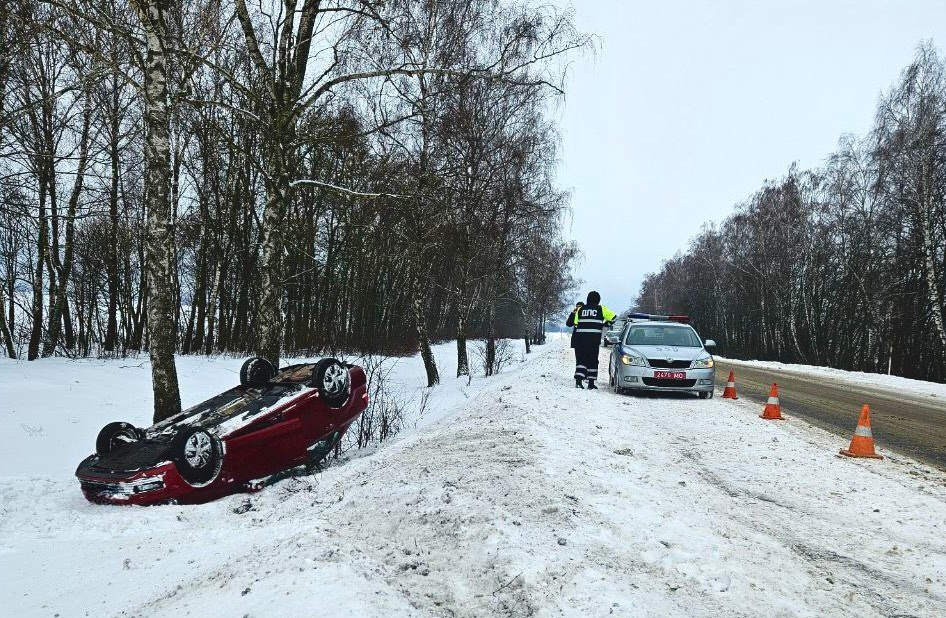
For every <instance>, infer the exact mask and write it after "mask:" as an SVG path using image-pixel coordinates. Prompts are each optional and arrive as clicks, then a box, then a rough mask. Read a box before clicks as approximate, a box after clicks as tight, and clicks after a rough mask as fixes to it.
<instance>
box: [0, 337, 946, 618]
mask: <svg viewBox="0 0 946 618" xmlns="http://www.w3.org/2000/svg"><path fill="white" fill-rule="evenodd" d="M539 349H540V350H541V352H540V353H539V354H537V355H535V356H534V357H532V358H530V359H529V362H527V363H524V364H519V365H517V366H515V367H512V368H510V370H509V371H507V372H504V373H503V374H500V375H499V376H496V377H495V378H491V379H489V380H485V379H478V380H474V381H473V383H472V384H471V385H470V386H465V381H464V382H463V383H458V382H457V381H456V380H452V379H449V378H448V379H446V380H445V384H444V385H442V386H441V387H439V388H438V389H434V391H435V394H434V395H432V396H431V400H430V401H429V402H428V404H427V408H426V409H427V412H426V414H425V416H424V417H423V420H422V422H421V423H420V424H419V425H418V427H417V428H416V429H414V430H409V431H406V432H405V433H404V434H402V435H401V436H399V437H398V438H397V439H395V440H393V441H392V442H390V443H386V444H385V445H384V446H383V447H381V448H379V449H377V450H376V451H375V452H373V453H371V454H368V455H366V456H357V457H353V458H351V459H349V460H347V461H342V462H340V463H338V464H337V465H334V466H332V467H330V468H329V469H328V470H326V471H325V472H323V473H321V474H317V475H313V476H306V477H300V478H297V479H290V480H287V481H284V482H282V483H279V484H277V485H275V486H273V487H270V488H268V489H266V490H264V491H263V492H261V493H259V494H256V495H253V496H233V497H230V498H227V499H224V500H220V501H217V502H214V503H211V504H206V505H200V506H193V507H180V506H162V507H146V508H140V507H102V506H94V505H90V504H88V503H86V502H85V501H84V499H83V498H82V497H81V495H80V493H79V491H78V488H77V487H76V484H75V482H74V481H73V480H72V479H71V472H72V466H73V465H74V464H75V461H74V460H73V458H72V454H71V453H66V452H64V451H61V450H60V449H59V448H58V447H57V446H56V445H58V444H59V442H58V438H55V437H56V436H62V437H63V439H65V437H68V436H69V434H70V433H73V434H74V438H75V439H76V440H77V441H81V440H91V437H94V432H90V433H89V434H84V435H80V434H81V431H80V430H79V429H77V428H78V427H85V423H87V422H88V424H89V426H90V427H91V426H94V427H95V428H96V429H97V428H98V426H99V425H100V424H101V423H102V422H103V421H106V420H112V418H113V417H112V415H111V412H112V411H113V410H112V409H111V408H108V409H107V412H108V414H106V411H103V410H101V409H100V408H101V407H102V406H100V405H91V407H88V408H82V409H78V408H71V411H69V412H66V411H63V410H62V409H60V408H59V407H57V406H47V405H46V404H44V402H46V401H58V402H63V401H70V399H67V395H66V394H65V392H64V390H65V387H64V386H63V383H62V382H61V381H56V380H50V377H49V376H48V375H47V376H46V380H48V382H47V383H46V384H47V388H46V389H45V390H41V391H34V390H32V389H21V387H19V386H17V384H18V382H19V381H21V380H36V382H34V384H35V383H38V380H39V378H38V377H37V376H36V375H35V373H44V372H45V371H46V370H45V369H44V368H43V367H42V365H39V366H37V367H35V368H33V369H30V368H29V367H27V368H26V369H25V370H24V369H23V368H19V367H18V368H17V369H18V371H20V372H21V373H18V374H17V376H18V377H17V378H15V379H9V378H8V377H7V376H10V375H13V374H11V373H9V372H8V371H7V369H9V368H10V365H0V401H2V402H3V403H2V405H3V406H4V407H10V406H11V405H12V408H13V409H15V410H18V411H17V412H15V415H16V416H17V421H16V422H13V423H10V422H7V419H6V418H4V423H5V424H4V425H3V426H2V430H3V434H2V436H3V438H2V440H3V444H2V447H4V450H3V451H2V453H0V505H2V506H0V509H2V511H0V581H3V582H4V588H5V590H7V591H8V594H7V595H6V599H5V601H6V603H5V609H6V611H8V612H10V614H9V615H15V616H53V615H55V614H59V615H60V616H63V617H65V616H84V615H94V616H141V615H147V616H181V615H188V614H190V615H203V616H244V615H245V616H299V615H317V616H321V615H344V616H379V617H380V616H385V617H397V616H448V615H449V616H492V615H509V616H527V615H538V616H561V615H565V616H608V615H615V616H824V615H831V616H881V615H894V614H908V615H914V616H938V615H946V541H944V538H946V534H944V533H946V477H944V475H942V474H940V473H938V472H935V471H932V470H930V469H928V468H925V467H923V466H918V465H915V464H912V463H911V462H903V463H897V462H891V461H889V460H884V461H882V462H878V461H856V460H847V459H840V458H837V457H836V456H835V454H836V453H837V449H838V448H840V446H842V445H843V444H842V441H841V440H840V439H838V438H835V437H833V436H830V435H829V434H826V433H823V432H820V431H818V430H812V429H810V428H809V427H808V426H807V424H804V423H800V422H799V423H796V422H795V421H793V420H789V421H787V422H784V423H768V422H765V421H761V420H760V419H758V410H757V406H755V405H752V404H745V403H743V402H731V401H724V400H721V399H714V400H709V401H703V400H697V399H695V398H683V397H660V398H657V397H647V398H643V397H641V398H637V397H626V396H625V397H621V396H617V395H614V394H612V393H610V392H607V391H603V390H602V391H599V392H587V391H580V390H577V389H575V388H574V386H573V383H572V381H571V378H570V373H571V371H570V369H571V367H570V359H571V351H570V350H569V349H568V348H567V347H565V346H564V345H563V344H561V343H558V344H552V345H549V346H544V347H543V348H539ZM453 353H454V352H453V348H452V346H442V347H438V349H437V355H438V359H439V360H441V361H442V362H443V363H444V364H445V365H447V364H448V363H449V362H450V361H449V360H448V359H449V358H450V356H451V355H452V354H453ZM187 362H188V361H185V362H184V365H185V366H186V365H187ZM203 363H204V364H203V365H201V362H199V361H194V365H193V366H192V367H190V370H191V371H189V372H188V375H190V378H189V380H188V382H186V383H185V387H184V391H185V393H186V395H185V398H186V399H187V398H190V397H193V398H194V399H197V398H198V396H197V391H198V390H200V389H203V388H206V389H208V392H215V391H216V390H219V388H220V386H221V384H213V385H212V384H211V382H212V381H213V380H218V379H222V377H226V376H228V372H230V371H232V369H233V367H234V366H236V365H237V363H236V362H234V363H233V364H230V361H221V360H218V361H213V362H207V361H203ZM218 363H222V365H223V366H221V365H218ZM411 363H414V365H413V366H412V367H411V368H410V371H408V370H407V366H408V365H410V364H411ZM55 364H56V362H50V365H55ZM115 365H117V363H115ZM404 365H405V373H404V374H403V375H404V379H405V384H407V376H408V375H410V376H412V378H411V379H413V380H415V382H414V385H415V387H416V383H417V380H420V379H422V375H423V374H422V371H421V370H420V366H419V362H418V361H416V359H414V360H408V361H404ZM70 366H71V365H70ZM124 371H128V370H127V369H121V368H118V367H115V368H109V364H108V363H106V364H104V366H99V367H98V371H97V372H93V374H94V375H100V376H102V377H101V380H100V384H99V386H100V387H105V386H106V384H108V383H111V382H112V381H113V380H115V381H119V380H120V376H121V375H122V372H124ZM24 372H25V373H24ZM52 373H57V372H55V371H53V372H52ZM182 373H184V372H182ZM415 373H416V375H415ZM444 374H445V376H450V375H451V373H450V371H449V369H448V368H446V367H445V368H444ZM91 375H92V374H90V375H89V376H87V377H91ZM27 376H28V377H27ZM228 379H229V380H232V375H229V377H228ZM116 383H118V384H119V386H121V387H122V388H120V389H119V391H120V392H118V393H115V394H114V395H110V397H112V398H113V399H114V398H116V397H117V398H122V397H126V398H131V397H132V396H134V394H133V393H130V392H128V391H131V390H133V389H139V390H140V389H141V381H140V380H139V381H137V382H136V381H135V380H133V379H131V378H127V377H126V379H124V380H122V381H120V382H116ZM228 383H229V382H228ZM81 384H82V382H81V381H80V382H79V385H81ZM78 388H79V386H78V385H77V386H75V387H74V388H73V391H71V392H73V393H75V392H76V389H78ZM67 392H68V391H67ZM108 392H109V393H111V392H112V390H111V389H109V391H108ZM14 393H15V394H17V397H21V398H22V397H28V399H26V400H24V399H16V400H12V399H9V397H10V395H11V394H14ZM137 396H138V397H144V396H146V393H138V394H137ZM88 397H89V398H90V399H80V398H75V401H76V402H78V401H86V404H83V405H88V404H89V402H90V401H91V398H92V395H91V394H89V395H88ZM104 399H105V397H104V396H100V400H104ZM122 401H123V400H121V399H119V401H118V402H116V403H119V404H120V405H127V400H124V401H125V403H122ZM46 407H48V408H50V409H47V411H46V412H45V415H44V416H43V417H42V421H41V422H39V421H38V422H36V425H41V426H42V430H43V431H42V433H39V432H33V433H32V434H30V433H28V432H26V430H24V429H22V428H20V427H18V426H17V425H16V423H18V422H21V421H22V420H23V417H22V416H21V414H23V413H24V412H23V411H26V410H31V409H38V408H44V409H45V408H46ZM4 414H5V415H6V414H10V413H8V412H4ZM85 416H97V419H96V420H95V421H94V422H92V421H87V420H86V419H85ZM130 420H136V419H134V418H131V419H130ZM10 429H16V430H17V431H16V432H13V433H11V432H10ZM83 431H84V430H83ZM28 440H33V441H34V442H33V444H34V445H35V447H34V448H35V449H38V450H42V451H43V452H44V454H45V459H46V460H47V461H46V468H45V469H46V472H44V473H33V474H31V475H30V476H31V478H29V479H26V478H23V469H24V468H23V466H22V465H21V464H20V463H19V462H18V461H17V457H18V455H11V454H9V453H10V451H8V450H7V448H6V447H8V446H10V445H11V444H13V445H15V446H16V448H17V450H18V452H22V451H20V450H19V444H20V443H28V442H27V441H28ZM66 442H68V440H66ZM80 450H81V449H80ZM85 450H88V449H85ZM23 454H25V453H23ZM81 454H85V451H83V452H82V453H81ZM53 462H58V463H57V464H54V463H53ZM15 477H20V478H15Z"/></svg>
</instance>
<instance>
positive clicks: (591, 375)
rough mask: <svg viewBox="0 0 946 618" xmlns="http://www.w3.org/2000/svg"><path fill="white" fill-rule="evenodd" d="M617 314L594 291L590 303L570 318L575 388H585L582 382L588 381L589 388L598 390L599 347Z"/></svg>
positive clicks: (589, 295) (589, 297)
mask: <svg viewBox="0 0 946 618" xmlns="http://www.w3.org/2000/svg"><path fill="white" fill-rule="evenodd" d="M616 317H617V314H616V313H614V312H613V311H611V310H610V309H608V308H607V307H605V306H604V305H602V304H601V295H600V294H598V293H597V292H595V291H594V290H592V291H591V292H588V302H586V303H585V304H584V306H582V307H580V308H578V307H576V308H575V311H573V312H572V315H570V316H569V319H570V321H571V324H570V325H571V326H574V327H575V330H574V333H573V335H572V345H573V347H574V348H575V386H576V387H578V388H584V387H583V386H582V381H583V380H585V379H587V380H588V388H589V389H596V388H598V387H597V386H595V380H596V379H597V378H598V347H599V346H600V345H601V331H602V329H604V326H605V324H608V323H610V322H613V321H614V319H615V318H616Z"/></svg>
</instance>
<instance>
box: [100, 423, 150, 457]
mask: <svg viewBox="0 0 946 618" xmlns="http://www.w3.org/2000/svg"><path fill="white" fill-rule="evenodd" d="M142 437H144V436H143V434H142V431H141V430H140V429H138V428H137V427H135V426H134V425H132V424H131V423H125V422H121V421H119V422H116V423H109V424H108V425H106V426H105V427H102V430H101V431H100V432H99V435H98V437H97V438H96V439H95V454H96V455H107V454H109V453H111V452H112V451H114V450H115V449H116V448H118V447H120V446H122V445H123V444H128V443H130V442H137V441H138V440H140V439H141V438H142Z"/></svg>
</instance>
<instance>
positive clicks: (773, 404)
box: [759, 382, 785, 421]
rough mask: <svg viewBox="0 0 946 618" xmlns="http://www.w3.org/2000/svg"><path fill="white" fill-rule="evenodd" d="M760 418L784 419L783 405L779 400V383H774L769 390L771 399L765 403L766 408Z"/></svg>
mask: <svg viewBox="0 0 946 618" xmlns="http://www.w3.org/2000/svg"><path fill="white" fill-rule="evenodd" d="M759 418H764V419H765V420H767V421H784V420H785V419H784V418H782V406H781V405H779V402H778V384H775V383H774V382H773V383H772V390H770V391H769V400H768V401H767V402H766V403H765V409H764V410H763V411H762V414H760V415H759Z"/></svg>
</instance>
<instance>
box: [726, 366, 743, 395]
mask: <svg viewBox="0 0 946 618" xmlns="http://www.w3.org/2000/svg"><path fill="white" fill-rule="evenodd" d="M723 399H739V396H738V395H737V394H736V375H735V374H734V373H733V370H732V369H730V370H729V379H728V380H726V388H724V389H723Z"/></svg>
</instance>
